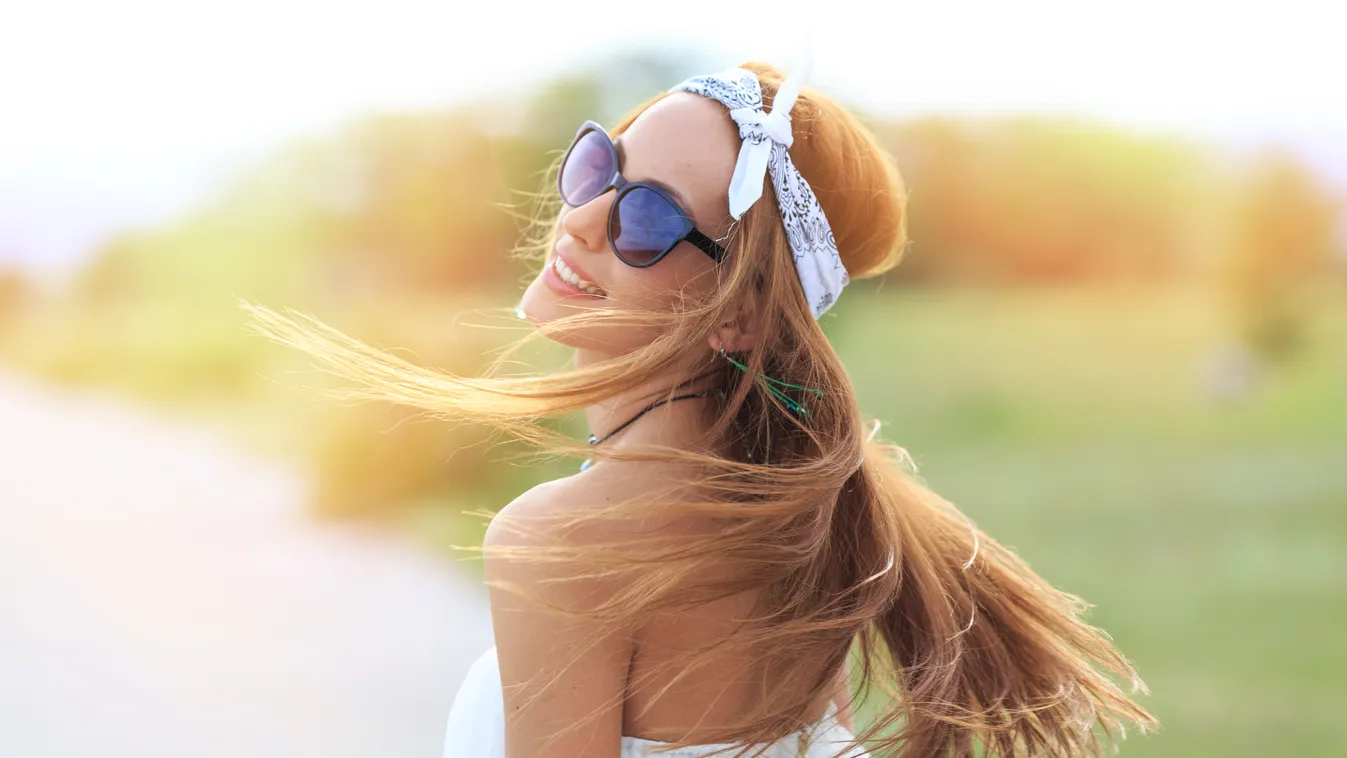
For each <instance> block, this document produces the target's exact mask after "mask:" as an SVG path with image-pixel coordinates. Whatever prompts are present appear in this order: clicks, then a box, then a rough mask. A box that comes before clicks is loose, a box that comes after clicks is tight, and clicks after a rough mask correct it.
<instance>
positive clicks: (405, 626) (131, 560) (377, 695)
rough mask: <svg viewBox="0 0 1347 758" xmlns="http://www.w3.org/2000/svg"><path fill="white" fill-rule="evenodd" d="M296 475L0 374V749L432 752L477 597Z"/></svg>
mask: <svg viewBox="0 0 1347 758" xmlns="http://www.w3.org/2000/svg"><path fill="white" fill-rule="evenodd" d="M307 486H308V484H307V482H306V481H305V480H304V479H303V477H302V476H301V475H299V474H298V473H297V472H294V471H291V470H289V469H287V468H285V467H283V466H278V465H276V464H274V463H270V462H265V461H258V460H254V459H250V458H249V457H247V456H245V455H243V454H242V453H240V452H238V451H237V450H234V449H232V448H230V447H229V446H228V445H227V444H226V443H225V442H224V441H223V440H222V439H221V438H220V437H219V435H215V434H212V433H211V432H210V431H207V430H200V429H195V428H192V427H191V426H187V425H184V424H183V423H181V422H175V421H172V420H170V419H166V418H159V417H156V416H154V415H153V414H152V412H150V411H142V410H138V409H132V408H129V407H126V406H122V405H118V404H115V403H112V402H108V401H103V400H99V399H92V398H88V397H84V396H80V395H77V394H73V393H69V392H66V391H57V390H49V389H46V388H43V387H39V386H36V385H34V384H31V383H29V382H27V381H26V380H21V379H18V378H15V377H13V376H9V375H3V374H0V756H6V757H8V756H13V757H14V758H39V757H41V758H46V757H47V756H62V757H64V756H72V757H74V756H79V757H80V758H94V757H95V756H96V757H97V758H121V757H122V756H127V757H128V758H129V757H130V756H136V758H150V757H151V756H173V758H182V757H183V756H193V757H194V758H214V757H216V756H228V757H229V758H243V757H248V758H251V757H252V756H285V757H286V758H301V757H307V756H313V758H347V757H350V758H356V757H357V756H360V757H364V756H369V757H370V758H373V757H374V756H380V757H387V756H398V757H399V758H403V757H407V758H410V757H411V756H432V757H438V756H439V755H440V750H441V744H440V742H441V737H442V731H443V728H444V722H445V719H446V718H447V716H448V709H449V704H450V702H451V701H452V698H453V693H454V691H455V690H456V689H457V686H458V683H459V682H460V681H461V680H462V678H463V676H464V674H466V672H467V666H468V665H469V664H470V663H471V662H472V660H473V659H474V658H475V657H476V656H477V655H478V654H480V653H481V652H482V651H483V650H485V649H486V648H487V647H488V646H489V645H490V644H491V629H490V617H489V615H488V613H487V610H486V602H485V592H484V590H483V588H482V587H481V586H480V585H478V584H476V583H474V582H473V581H471V580H470V579H466V578H461V577H459V576H458V575H457V574H456V573H455V572H454V570H453V567H452V564H451V563H450V562H447V561H441V560H437V559H435V558H434V557H432V556H430V555H428V554H426V553H424V552H419V551H417V550H415V549H413V548H411V547H409V546H407V545H405V544H401V543H398V542H396V541H393V540H391V539H389V538H385V537H380V536H378V535H376V534H372V533H366V532H361V531H359V530H354V529H352V528H349V527H334V526H320V525H315V524H312V523H310V522H308V521H307V520H306V519H305V517H304V514H303V512H302V508H301V504H302V503H303V502H304V500H305V495H306V488H307Z"/></svg>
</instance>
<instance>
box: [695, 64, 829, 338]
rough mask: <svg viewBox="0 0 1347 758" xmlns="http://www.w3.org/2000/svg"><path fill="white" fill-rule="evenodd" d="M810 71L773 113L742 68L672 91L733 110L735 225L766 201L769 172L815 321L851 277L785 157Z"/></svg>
mask: <svg viewBox="0 0 1347 758" xmlns="http://www.w3.org/2000/svg"><path fill="white" fill-rule="evenodd" d="M808 70H809V62H808V61H807V60H806V61H805V64H804V65H803V66H801V67H800V68H798V69H796V71H795V72H794V73H792V74H791V75H790V76H789V77H787V78H786V81H785V82H784V83H783V84H782V85H781V88H780V89H779V90H777V93H776V97H775V98H773V100H772V112H771V113H767V112H765V111H763V109H762V87H761V85H760V84H759V83H758V76H757V74H755V73H753V72H752V71H749V70H748V69H744V68H730V69H726V70H724V71H721V72H719V73H715V74H706V75H704V76H694V77H692V78H690V79H686V80H684V81H683V82H682V83H680V84H678V85H677V86H675V87H672V88H671V89H670V90H669V91H670V92H674V91H678V90H685V91H688V92H695V93H696V94H698V95H702V96H703V97H709V98H713V99H715V100H719V101H720V103H721V104H722V105H724V106H725V107H726V108H729V109H730V118H732V119H734V122H735V123H736V124H738V125H739V138H740V139H742V140H743V144H742V145H740V147H739V160H738V162H737V163H735V165H734V177H733V178H732V179H731V180H730V215H731V216H733V217H734V218H735V219H736V220H737V219H738V218H739V217H740V216H742V215H743V214H744V211H747V210H748V209H749V208H750V207H751V206H752V205H753V203H755V202H757V200H758V198H759V197H761V196H762V183H763V182H762V179H763V172H765V171H767V170H768V169H769V168H770V169H771V174H772V186H773V187H774V188H775V189H776V202H777V206H778V207H779V208H780V210H781V220H782V222H784V224H785V227H786V237H787V238H788V239H789V240H790V248H791V252H792V254H793V256H794V258H795V271H796V273H797V274H799V277H800V284H801V286H803V287H804V296H805V300H806V301H807V302H808V303H809V310H810V311H811V312H812V313H813V314H814V318H816V319H817V318H818V317H819V316H821V315H823V312H824V311H826V310H828V307H829V306H831V305H832V304H833V303H834V302H836V301H837V296H838V295H840V294H842V288H843V287H845V286H846V285H847V282H849V281H851V278H850V277H849V276H847V270H846V267H844V266H843V265H842V257H841V256H840V255H838V254H837V242H836V241H835V240H834V239H833V232H832V227H830V226H829V225H828V219H827V218H824V216H823V209H822V208H820V207H819V204H818V198H816V197H814V191H813V190H812V189H810V188H809V183H808V182H806V181H805V180H804V177H803V176H801V175H800V172H799V170H798V169H796V168H795V163H794V162H792V161H791V159H790V153H788V152H786V149H787V148H789V147H790V146H791V143H792V142H793V141H794V139H793V136H792V134H791V126H790V109H791V108H792V107H794V105H795V99H796V98H797V97H798V96H799V94H800V85H801V83H802V82H803V81H804V77H805V74H806V73H807V72H808Z"/></svg>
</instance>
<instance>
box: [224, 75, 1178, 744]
mask: <svg viewBox="0 0 1347 758" xmlns="http://www.w3.org/2000/svg"><path fill="white" fill-rule="evenodd" d="M727 188H728V192H727ZM557 189H558V194H559V196H560V197H559V199H560V201H561V203H562V207H561V208H560V210H559V213H558V214H557V215H556V217H555V219H554V220H552V219H549V220H548V221H547V222H546V227H545V229H546V232H545V234H544V235H543V240H542V242H543V244H542V246H541V248H542V250H541V252H542V258H543V260H542V266H541V272H540V273H539V275H538V277H537V279H535V280H534V281H533V282H532V284H531V285H530V286H529V287H528V290H527V291H526V292H525V294H524V297H523V300H522V302H521V303H520V312H521V315H524V316H526V317H527V318H528V320H529V321H530V322H531V323H532V324H533V325H534V326H536V330H535V334H542V335H544V336H546V337H548V338H550V339H552V340H555V341H557V342H560V343H562V344H565V345H568V346H570V347H572V348H574V356H575V365H574V368H573V369H572V370H568V371H565V372H561V373H554V374H550V375H545V376H528V377H520V376H509V377H506V376H499V375H495V374H494V372H493V375H492V376H488V377H484V378H477V377H459V376H453V375H450V374H446V373H444V372H439V371H432V370H428V369H424V368H419V367H416V366H413V365H410V364H408V363H406V362H404V361H401V360H399V359H398V358H396V357H393V356H391V355H388V354H385V353H381V352H379V351H375V350H372V349H370V348H368V347H365V346H364V345H361V344H360V343H358V342H355V341H354V340H351V339H349V338H346V337H344V336H343V335H340V334H339V333H336V332H334V331H332V330H330V329H328V328H326V327H324V326H322V325H321V324H318V323H317V322H314V321H312V320H307V321H306V322H303V323H302V322H301V321H299V320H296V319H294V318H291V317H287V316H281V315H279V314H276V313H274V312H271V311H269V310H267V309H264V308H259V307H254V306H249V307H250V308H251V309H252V312H253V313H254V317H255V320H256V321H255V323H256V325H257V327H258V328H259V329H260V330H261V331H263V333H265V334H267V335H268V336H271V337H272V338H273V339H277V340H279V341H282V342H285V343H287V344H291V345H295V346H298V347H301V348H303V349H306V350H308V351H310V352H311V353H313V354H314V355H316V356H318V357H319V358H322V359H323V360H325V361H326V362H327V363H328V364H329V365H330V366H332V367H333V368H336V369H337V370H339V371H341V372H344V373H345V374H347V375H348V376H351V377H353V378H355V379H357V380H360V381H361V382H362V383H364V384H365V385H367V386H368V387H370V388H372V389H373V390H374V392H375V394H377V395H378V396H380V397H385V398H388V399H391V400H393V401H396V402H401V403H407V404H410V405H414V406H417V407H421V408H425V409H429V410H431V411H433V412H435V413H438V414H444V415H452V416H455V417H467V418H469V419H473V420H477V421H480V422H483V423H489V424H493V425H495V426H497V427H500V428H502V429H505V430H508V431H511V432H513V433H516V434H519V435H521V436H522V437H524V438H526V439H528V440H530V441H532V442H534V443H537V444H539V445H541V446H543V447H545V448H546V449H548V450H552V451H559V452H564V453H572V454H573V453H579V452H581V451H583V452H584V453H586V454H587V455H588V459H587V460H586V461H585V463H584V465H583V466H582V467H581V470H580V472H579V473H577V474H575V475H573V476H569V477H566V478H564V479H561V480H557V481H552V482H548V483H546V484H543V485H541V486H538V487H535V488H533V489H531V490H529V491H528V492H525V493H524V494H523V495H521V496H519V497H518V498H517V499H515V500H514V501H513V502H511V503H509V504H508V505H506V506H505V507H504V508H503V509H502V510H500V512H499V513H497V514H495V516H494V518H493V520H492V522H491V524H490V526H489V528H488V531H487V535H486V540H485V544H484V546H483V550H484V553H485V568H486V578H487V584H488V586H489V587H490V601H491V613H492V621H493V626H494V630H495V638H496V645H495V646H494V647H493V648H492V649H491V650H488V651H487V652H486V653H485V654H484V655H483V656H482V657H481V658H480V659H478V661H477V662H476V664H475V665H474V666H473V667H472V669H471V671H470V673H469V676H468V678H467V680H466V681H465V682H464V683H463V685H462V687H461V688H460V690H459V692H458V696H457V698H456V700H455V702H454V704H453V708H452V710H451V715H450V723H449V729H448V734H447V736H446V745H445V755H446V756H447V757H449V758H459V757H460V756H462V757H463V758H469V757H471V758H533V757H535V756H589V757H592V758H619V757H621V758H633V757H634V756H647V755H659V754H667V755H673V756H684V757H685V758H687V757H691V756H698V757H701V756H710V755H764V756H770V757H776V758H784V757H785V756H809V757H810V758H823V757H824V756H842V755H847V756H864V755H871V756H902V757H903V758H926V757H927V756H937V755H939V756H945V755H951V756H973V755H975V754H978V751H980V754H982V755H986V756H1011V755H1052V756H1067V755H1073V756H1074V755H1085V754H1097V753H1098V752H1099V751H1100V749H1101V747H1103V745H1104V744H1105V743H1107V742H1108V740H1109V738H1117V737H1121V736H1125V731H1124V729H1123V726H1122V723H1121V722H1122V721H1123V720H1131V721H1134V722H1136V723H1137V724H1138V725H1140V726H1141V728H1142V731H1143V732H1144V731H1145V730H1146V729H1148V728H1153V727H1155V726H1156V722H1155V719H1154V718H1153V717H1152V716H1151V715H1150V714H1149V713H1147V712H1146V711H1145V710H1144V709H1142V708H1141V707H1140V706H1139V705H1137V704H1136V703H1134V702H1133V701H1132V700H1130V699H1129V698H1128V696H1127V694H1126V693H1125V692H1124V691H1123V690H1122V689H1121V688H1120V687H1118V686H1117V685H1115V684H1114V683H1113V682H1112V681H1111V679H1110V678H1108V677H1106V676H1105V675H1104V673H1101V669H1102V670H1103V672H1106V673H1111V674H1114V675H1117V676H1120V677H1122V678H1124V679H1125V680H1128V681H1129V682H1130V684H1131V691H1132V692H1136V691H1138V690H1140V691H1142V692H1145V691H1146V688H1145V686H1144V684H1142V682H1141V680H1140V679H1139V678H1138V677H1137V675H1136V672H1135V671H1134V669H1133V667H1132V666H1131V665H1130V664H1129V662H1128V661H1127V660H1126V659H1125V658H1124V657H1123V656H1122V655H1121V654H1120V653H1119V652H1118V651H1117V650H1116V649H1115V648H1114V647H1113V646H1112V645H1111V643H1110V641H1109V639H1108V637H1107V635H1105V634H1104V633H1103V632H1102V631H1100V630H1098V629H1096V628H1094V627H1092V626H1090V625H1088V624H1086V623H1085V622H1084V621H1082V619H1081V618H1080V615H1081V612H1082V611H1083V610H1084V608H1085V607H1087V606H1086V604H1085V603H1083V602H1082V601H1081V600H1080V599H1078V598H1076V597H1075V596H1073V595H1069V594H1066V593H1063V592H1060V591H1058V590H1056V589H1054V588H1053V587H1052V586H1051V585H1050V584H1049V583H1048V582H1046V581H1044V580H1043V579H1041V578H1040V577H1038V576H1037V575H1035V574H1034V573H1033V572H1032V571H1031V570H1030V569H1029V567H1028V566H1027V565H1026V564H1025V563H1024V562H1022V561H1021V560H1020V559H1019V558H1018V557H1017V556H1016V555H1014V554H1013V553H1012V552H1011V551H1009V550H1007V549H1005V548H1003V547H1002V546H1001V545H999V544H997V542H996V541H994V540H992V539H991V538H990V537H988V536H987V535H986V534H983V533H982V532H981V531H979V530H978V529H977V528H976V526H975V525H973V524H972V523H971V522H970V521H969V520H967V519H966V518H965V517H964V516H962V515H961V514H960V513H959V512H958V510H956V509H955V508H954V507H953V506H952V505H951V504H950V503H948V502H947V501H945V500H942V499H941V498H940V497H939V496H937V495H936V494H934V493H933V492H931V491H930V490H928V489H926V488H925V487H923V486H922V485H921V484H919V483H918V482H916V481H915V480H914V478H913V477H911V476H909V475H908V473H907V471H906V469H905V467H904V466H903V465H902V463H903V460H904V453H903V450H902V449H901V448H899V447H897V446H892V445H886V444H883V443H882V442H880V441H877V440H876V439H875V432H876V431H877V429H878V425H877V424H876V425H874V426H872V427H867V425H866V424H865V423H864V421H863V418H862V414H861V411H860V409H859V408H858V406H857V401H856V395H855V392H854V391H853V389H852V387H851V384H850V382H849V380H848V377H847V373H846V369H845V367H844V366H843V365H842V362H841V361H840V360H839V358H838V356H837V354H836V353H835V352H834V351H833V350H832V348H831V346H830V345H829V343H828V342H827V340H826V339H825V337H824V335H823V332H822V331H821V330H820V328H819V324H818V320H817V319H818V317H819V316H820V315H821V314H822V313H823V312H824V311H826V310H827V309H828V307H829V306H830V305H831V304H832V303H833V302H834V301H835V300H836V298H837V296H838V295H839V294H840V292H841V290H842V288H843V287H844V286H845V285H846V284H847V283H848V282H849V281H850V280H851V279H852V278H863V277H872V276H877V275H879V274H882V273H884V272H885V271H888V270H889V269H891V268H893V267H894V266H895V265H897V263H898V262H899V259H900V258H901V255H902V252H903V250H904V248H905V247H906V242H907V240H906V225H907V220H906V208H905V205H906V199H905V198H906V192H905V189H904V186H903V183H902V180H901V178H900V176H899V174H898V172H897V170H896V168H895V166H894V164H893V162H892V160H891V159H890V157H889V156H888V155H886V154H885V152H884V151H883V149H882V148H881V147H880V146H879V144H878V143H877V141H876V139H875V137H874V136H873V135H872V134H871V133H870V132H869V131H867V129H866V128H865V127H864V126H863V125H862V124H861V123H860V122H859V121H858V120H857V119H856V118H854V117H853V116H852V115H851V114H849V113H848V112H847V111H846V110H844V109H843V108H841V107H840V106H839V105H838V104H837V103H835V102H834V101H833V100H831V99H829V98H828V97H826V96H824V95H822V94H821V93H819V92H816V91H813V90H804V91H801V89H800V78H799V72H796V74H794V75H792V77H791V78H790V79H786V78H785V77H784V76H783V74H782V73H781V72H779V71H777V70H776V69H774V68H772V67H771V66H768V65H765V64H761V63H756V62H751V63H747V64H745V65H744V66H742V67H738V68H733V69H728V70H726V71H722V72H719V73H717V74H710V75H706V76H700V77H694V78H691V79H689V80H687V81H685V82H683V83H681V84H679V85H678V86H676V87H674V88H672V89H671V90H669V91H668V92H665V93H663V94H660V95H658V96H656V97H653V98H651V99H650V100H649V101H647V102H645V103H642V104H640V105H639V106H638V107H637V108H635V109H634V110H633V111H632V112H631V113H630V114H629V115H628V116H627V117H625V118H623V119H622V120H621V122H620V123H618V124H617V126H616V127H615V128H614V129H613V130H612V131H611V133H610V132H609V131H607V130H605V129H604V128H603V127H601V126H599V125H597V124H594V123H592V122H587V123H586V124H584V125H583V126H581V127H580V129H579V130H578V132H577V134H576V137H575V140H574V142H573V143H572V144H571V146H570V148H569V149H568V150H567V151H566V153H565V154H564V156H563V157H562V160H561V161H560V162H559V164H558V166H557ZM874 328H882V326H881V325H875V326H874ZM530 336H532V335H530ZM525 341H527V338H526V339H525ZM498 365H499V364H498ZM365 396H368V394H366V395H365ZM579 410H583V411H584V412H585V415H586V418H587V420H588V425H589V428H590V430H591V431H592V434H591V436H590V438H589V440H588V444H584V443H577V442H575V441H573V440H570V439H568V438H566V437H565V436H564V435H560V434H558V433H556V432H553V431H551V430H549V429H548V428H546V427H545V426H543V425H540V424H538V423H537V420H538V419H539V418H541V417H545V416H552V415H557V414H564V413H568V412H573V411H579ZM853 669H854V671H853ZM853 674H854V677H855V678H854V679H853ZM876 687H877V688H879V689H880V690H881V693H882V695H883V697H882V698H880V699H879V701H878V703H877V704H876V705H874V715H873V718H871V719H869V721H870V723H868V724H866V725H865V728H864V729H859V730H858V729H857V726H858V725H857V724H856V723H855V722H854V720H853V718H852V715H851V714H852V711H853V706H855V705H856V704H857V703H858V702H861V701H864V700H866V697H867V695H868V694H869V693H870V691H871V690H872V688H876ZM1115 729H1116V730H1118V731H1117V732H1116V733H1115ZM1101 737H1102V738H1103V739H1101ZM862 743H864V744H862ZM978 743H980V745H981V747H975V744H978ZM866 745H868V752H867V750H866V749H863V748H864V746H866ZM666 751H667V752H666Z"/></svg>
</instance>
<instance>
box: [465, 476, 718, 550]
mask: <svg viewBox="0 0 1347 758" xmlns="http://www.w3.org/2000/svg"><path fill="white" fill-rule="evenodd" d="M694 478H695V474H693V473H692V472H691V471H690V470H686V469H681V470H680V469H678V468H675V467H673V466H670V465H668V464H663V463H649V462H640V461H633V462H629V461H609V462H605V463H602V464H600V465H597V466H594V467H593V468H591V469H590V470H589V471H586V472H584V473H583V474H576V475H573V476H568V477H564V478H561V479H556V480H553V481H549V482H544V483H542V484H539V485H537V486H535V487H533V488H531V489H529V490H528V491H526V492H524V493H523V494H521V495H520V496H519V497H517V498H515V499H514V500H513V501H511V502H510V503H509V504H508V505H506V506H505V507H504V508H502V509H501V511H500V513H499V514H498V516H497V518H496V519H493V520H492V522H491V525H490V526H489V527H488V529H487V535H486V544H488V545H495V546H505V545H510V546H519V547H529V546H537V545H542V544H557V543H565V544H570V545H576V546H579V545H584V544H603V543H607V542H611V541H613V540H620V539H624V538H630V537H632V536H637V535H649V534H651V533H652V532H653V531H667V530H678V529H695V526H694V525H693V524H692V523H691V522H690V520H689V519H688V518H686V517H684V516H680V515H678V514H676V513H673V512H663V513H661V512H653V513H644V514H642V515H641V517H639V518H636V517H633V516H631V515H629V514H628V515H623V516H622V517H616V516H613V517H608V518H604V517H602V516H601V514H602V513H603V512H604V511H605V510H606V511H607V512H608V513H609V514H612V510H611V507H612V506H614V505H619V506H620V505H621V504H623V503H633V502H643V503H652V502H655V501H660V500H665V499H668V498H671V497H677V496H678V494H679V492H680V491H683V492H684V493H686V491H687V488H688V486H689V484H691V483H692V482H691V481H690V480H691V479H694ZM502 516H503V518H502ZM516 524H517V525H518V526H517V527H516V526H515V525H516Z"/></svg>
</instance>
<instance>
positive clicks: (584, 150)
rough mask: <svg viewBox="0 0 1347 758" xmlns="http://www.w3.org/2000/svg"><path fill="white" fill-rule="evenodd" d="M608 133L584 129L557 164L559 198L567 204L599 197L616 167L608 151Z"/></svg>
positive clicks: (577, 203)
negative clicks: (559, 168)
mask: <svg viewBox="0 0 1347 758" xmlns="http://www.w3.org/2000/svg"><path fill="white" fill-rule="evenodd" d="M607 143H608V135H606V134H601V133H599V132H596V131H590V132H586V133H585V135H584V136H583V137H581V138H580V141H578V142H576V143H575V145H574V146H573V147H572V148H571V152H570V154H569V155H567V156H566V162H565V163H564V164H563V165H562V166H561V179H560V182H559V184H558V186H559V188H560V189H561V199H562V200H565V201H566V202H567V203H569V204H571V205H584V204H585V203H587V202H589V201H590V200H593V199H594V198H596V197H598V196H599V193H600V192H602V191H603V188H604V187H606V186H607V185H608V180H609V179H612V178H613V174H614V173H616V171H617V166H616V165H614V163H613V154H612V152H611V151H610V150H609V146H608V144H607Z"/></svg>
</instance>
